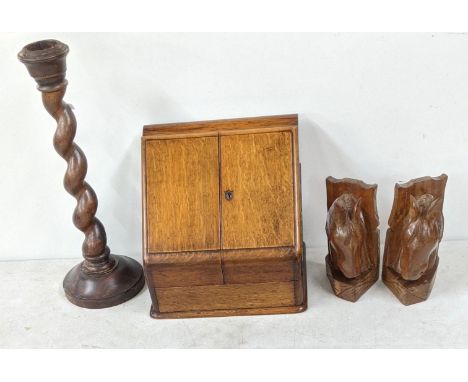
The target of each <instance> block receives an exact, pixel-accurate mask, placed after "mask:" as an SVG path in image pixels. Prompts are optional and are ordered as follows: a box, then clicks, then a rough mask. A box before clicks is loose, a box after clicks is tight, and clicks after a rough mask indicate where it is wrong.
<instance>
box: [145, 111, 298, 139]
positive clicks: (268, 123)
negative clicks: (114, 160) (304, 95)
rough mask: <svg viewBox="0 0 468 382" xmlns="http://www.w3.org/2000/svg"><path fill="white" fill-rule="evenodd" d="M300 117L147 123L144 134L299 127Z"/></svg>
mask: <svg viewBox="0 0 468 382" xmlns="http://www.w3.org/2000/svg"><path fill="white" fill-rule="evenodd" d="M297 124H298V117H297V114H286V115H274V116H266V117H253V118H235V119H218V120H211V121H196V122H185V123H165V124H155V125H146V126H144V128H143V136H150V135H158V136H164V135H176V134H204V135H209V134H210V133H214V134H218V133H219V134H222V133H223V132H225V133H233V131H235V132H239V131H240V130H246V131H249V132H255V130H257V129H258V130H263V131H264V130H265V129H270V128H271V129H273V130H278V129H297Z"/></svg>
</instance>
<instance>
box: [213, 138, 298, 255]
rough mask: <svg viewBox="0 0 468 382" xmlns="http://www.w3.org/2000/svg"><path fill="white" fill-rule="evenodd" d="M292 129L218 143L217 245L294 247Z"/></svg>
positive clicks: (223, 140)
mask: <svg viewBox="0 0 468 382" xmlns="http://www.w3.org/2000/svg"><path fill="white" fill-rule="evenodd" d="M291 139H292V137H291V133H290V132H275V133H263V134H243V135H230V136H223V137H221V138H220V141H221V190H223V192H226V191H228V190H230V191H231V192H232V197H231V198H226V197H223V198H221V200H222V212H223V214H222V225H221V227H222V233H223V237H222V247H223V249H234V248H259V247H260V248H261V247H280V246H292V245H294V194H293V175H292V150H291V147H292V146H291Z"/></svg>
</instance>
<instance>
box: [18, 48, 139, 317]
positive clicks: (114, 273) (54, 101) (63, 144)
mask: <svg viewBox="0 0 468 382" xmlns="http://www.w3.org/2000/svg"><path fill="white" fill-rule="evenodd" d="M68 50H69V49H68V46H67V45H65V44H63V43H61V42H60V41H56V40H44V41H38V42H34V43H32V44H29V45H26V46H25V47H24V48H23V49H22V50H21V52H20V53H19V54H18V58H19V60H20V61H21V62H22V63H23V64H25V65H26V67H27V69H28V71H29V74H30V75H31V76H32V77H33V78H34V79H35V80H36V82H37V84H38V86H37V88H38V90H40V91H41V92H42V102H43V104H44V107H45V108H46V110H47V111H48V113H49V114H50V115H51V116H52V117H53V118H54V119H55V120H56V121H57V130H56V132H55V135H54V147H55V150H56V151H57V153H58V154H59V155H60V156H61V157H62V158H63V159H65V160H66V161H67V165H68V166H67V171H66V173H65V178H64V181H63V183H64V187H65V189H66V190H67V191H68V193H70V194H71V195H73V197H74V198H75V199H76V201H77V205H76V208H75V211H74V213H73V223H74V224H75V226H76V227H77V228H78V229H79V230H80V231H82V232H83V233H84V235H85V239H84V242H83V246H82V252H83V256H84V259H85V260H84V261H83V262H82V263H81V264H78V265H76V266H75V267H74V268H72V269H71V270H70V272H68V274H67V275H66V276H65V279H64V281H63V287H64V290H65V295H66V296H67V298H68V299H69V300H70V301H71V302H72V303H74V304H76V305H78V306H81V307H85V308H105V307H109V306H113V305H117V304H120V303H122V302H124V301H127V300H129V299H130V298H132V297H133V296H135V295H136V294H137V293H138V292H139V291H140V290H141V288H142V287H143V285H144V277H143V269H142V267H141V265H140V264H139V263H138V262H136V261H135V260H133V259H130V258H129V257H126V256H117V255H112V254H110V250H109V247H107V238H106V231H105V229H104V226H103V225H102V223H101V222H100V221H99V220H98V219H97V218H96V217H95V214H96V210H97V205H98V200H97V197H96V194H95V192H94V190H93V189H92V188H91V186H90V185H89V184H88V183H86V181H85V176H86V172H87V168H88V165H87V161H86V156H85V155H84V153H83V151H82V150H81V149H80V148H79V147H78V145H77V144H76V143H74V141H73V140H74V138H75V133H76V120H75V116H74V114H73V112H72V110H71V107H70V105H68V104H67V103H65V102H64V101H63V97H64V95H65V91H66V87H67V80H66V79H65V72H66V61H65V58H66V56H67V54H68Z"/></svg>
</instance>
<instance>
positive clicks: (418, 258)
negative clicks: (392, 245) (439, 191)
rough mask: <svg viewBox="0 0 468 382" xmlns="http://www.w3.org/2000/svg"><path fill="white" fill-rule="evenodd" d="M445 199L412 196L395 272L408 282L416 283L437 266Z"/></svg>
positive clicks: (404, 220)
mask: <svg viewBox="0 0 468 382" xmlns="http://www.w3.org/2000/svg"><path fill="white" fill-rule="evenodd" d="M442 203H443V199H442V198H434V196H433V195H430V194H424V195H421V196H418V197H414V196H413V195H410V207H409V209H408V213H407V214H406V216H405V217H404V218H403V221H402V236H401V247H400V251H399V253H398V258H397V262H396V264H395V267H394V268H396V269H395V270H396V271H397V272H398V273H399V274H400V275H401V277H402V278H403V279H405V280H417V279H419V278H420V277H421V276H422V275H423V274H424V273H425V272H426V271H427V270H428V269H430V268H431V267H432V265H434V262H435V260H436V257H437V250H438V247H439V242H440V240H441V239H442V234H443V230H444V216H443V213H442Z"/></svg>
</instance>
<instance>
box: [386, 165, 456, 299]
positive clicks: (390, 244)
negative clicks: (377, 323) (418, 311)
mask: <svg viewBox="0 0 468 382" xmlns="http://www.w3.org/2000/svg"><path fill="white" fill-rule="evenodd" d="M446 183H447V175H445V174H442V175H441V176H438V177H435V178H431V177H428V176H426V177H424V178H418V179H413V180H411V181H409V182H408V183H404V184H396V185H395V198H394V201H393V207H392V212H391V214H390V218H389V220H388V225H389V228H388V230H387V236H386V238H385V252H384V264H383V269H382V280H383V282H384V283H385V285H387V287H388V288H389V289H390V290H391V291H392V292H393V294H394V295H395V296H396V297H397V298H398V299H399V300H400V301H401V303H402V304H404V305H411V304H416V303H418V302H422V301H424V300H426V299H427V298H428V297H429V295H430V293H431V290H432V286H433V285H434V280H435V275H436V271H437V266H438V264H439V255H438V251H439V243H440V241H441V240H442V235H443V232H444V215H443V213H442V207H443V203H444V193H445V185H446Z"/></svg>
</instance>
